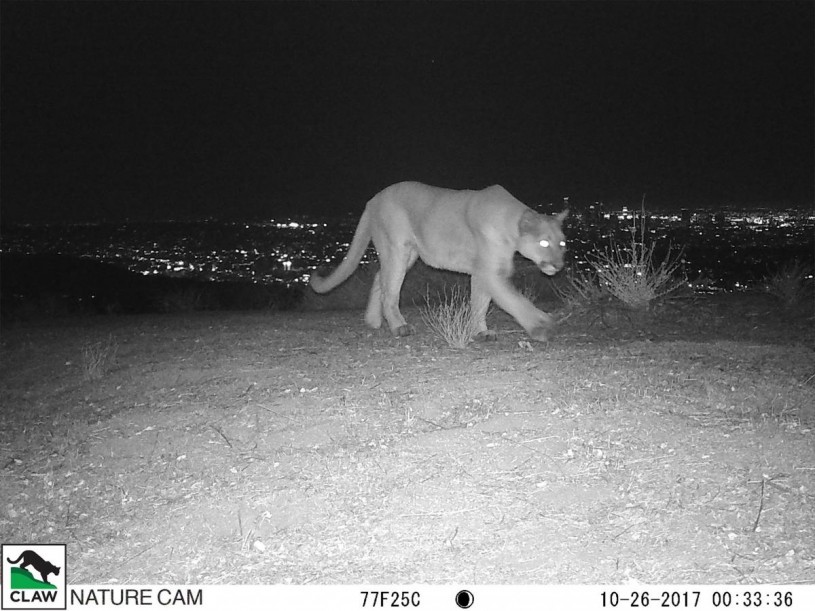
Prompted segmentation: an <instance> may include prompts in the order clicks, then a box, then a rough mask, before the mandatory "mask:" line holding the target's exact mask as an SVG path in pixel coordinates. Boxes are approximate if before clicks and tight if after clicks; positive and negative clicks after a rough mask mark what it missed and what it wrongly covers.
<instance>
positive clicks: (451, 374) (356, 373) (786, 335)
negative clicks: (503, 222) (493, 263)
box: [0, 295, 815, 584]
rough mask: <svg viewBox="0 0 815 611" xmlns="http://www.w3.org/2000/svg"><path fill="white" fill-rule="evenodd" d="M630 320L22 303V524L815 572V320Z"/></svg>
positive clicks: (312, 563)
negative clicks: (125, 310) (489, 325)
mask: <svg viewBox="0 0 815 611" xmlns="http://www.w3.org/2000/svg"><path fill="white" fill-rule="evenodd" d="M604 314H605V315H604V316H602V317H601V316H600V315H599V313H588V314H584V315H582V316H578V315H574V316H571V317H569V318H567V319H566V320H564V322H563V323H562V324H561V326H560V330H559V334H558V335H557V336H556V337H555V338H554V339H553V341H552V342H550V343H549V344H547V345H541V344H530V343H528V342H527V341H526V338H525V336H524V334H523V332H522V331H520V329H518V328H517V326H516V325H515V324H514V322H512V321H511V320H510V319H509V318H507V317H505V316H503V315H502V314H500V313H498V314H496V315H494V321H495V323H496V326H497V328H498V329H499V331H500V334H499V340H498V341H497V342H495V343H491V344H473V345H471V346H470V347H469V348H467V349H466V350H453V349H450V348H448V347H447V346H445V345H444V344H443V343H442V342H441V341H440V340H438V339H437V338H435V337H433V336H432V335H431V334H430V333H429V332H428V331H427V330H426V329H425V328H424V327H423V326H422V324H421V319H420V317H419V313H418V311H417V310H415V309H412V310H411V309H408V310H406V316H407V317H408V319H409V320H410V322H412V323H413V324H415V325H416V326H417V328H418V333H417V335H415V336H412V337H410V338H405V339H401V340H396V339H393V338H391V337H390V336H389V335H388V334H387V333H385V332H375V331H371V330H369V329H367V328H366V327H365V326H364V325H363V324H362V313H361V312H359V311H345V312H312V313H303V312H283V313H265V312H196V313H190V314H163V315H160V314H154V315H132V316H85V317H81V316H76V317H67V318H59V319H44V320H23V321H15V322H14V324H9V325H7V326H6V327H4V328H3V329H2V338H1V339H0V367H1V368H2V370H1V371H0V404H2V406H3V407H2V411H0V478H2V480H0V481H2V482H3V491H4V494H3V503H2V505H0V531H2V532H3V538H4V540H7V541H18V542H23V541H24V542H32V543H36V542H43V543H45V542H65V543H67V544H68V558H69V563H70V566H71V573H70V580H71V582H73V583H105V582H111V581H113V580H116V582H118V583H168V582H174V583H202V584H214V583H268V584H275V583H295V584H305V583H321V584H326V583H341V584H342V583H412V582H413V583H450V582H468V583H535V584H537V583H540V584H554V583H597V582H599V583H624V582H631V581H635V582H660V583H744V584H751V583H766V582H774V583H787V584H790V583H815V469H813V467H815V437H814V436H813V425H815V335H814V334H813V320H812V318H811V313H803V314H800V313H799V314H785V313H783V312H780V311H778V310H777V309H776V307H775V305H774V304H773V303H772V302H771V301H769V300H767V299H766V298H764V297H756V296H745V295H734V296H726V297H716V298H703V299H701V300H698V301H697V302H692V301H688V302H678V303H675V304H674V305H672V306H669V307H667V308H666V309H664V310H662V311H661V312H659V313H658V315H655V316H654V317H648V318H641V319H636V320H634V319H632V317H631V316H630V315H627V314H624V313H621V312H606V313H604ZM808 316H809V317H808ZM94 362H96V367H94V365H93V364H94Z"/></svg>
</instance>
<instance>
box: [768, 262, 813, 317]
mask: <svg viewBox="0 0 815 611" xmlns="http://www.w3.org/2000/svg"><path fill="white" fill-rule="evenodd" d="M811 281H812V267H811V266H809V265H805V264H803V263H801V262H800V261H788V262H787V263H785V264H784V265H782V266H781V267H779V268H778V269H777V270H776V271H775V273H773V274H770V275H768V276H767V277H765V278H764V291H765V292H766V293H768V294H769V295H772V296H773V297H775V298H776V299H778V300H779V301H780V302H781V303H782V304H783V305H784V307H785V308H788V309H791V308H796V307H799V306H801V305H803V304H804V303H806V302H807V300H811V299H812V297H813V295H812V282H811Z"/></svg>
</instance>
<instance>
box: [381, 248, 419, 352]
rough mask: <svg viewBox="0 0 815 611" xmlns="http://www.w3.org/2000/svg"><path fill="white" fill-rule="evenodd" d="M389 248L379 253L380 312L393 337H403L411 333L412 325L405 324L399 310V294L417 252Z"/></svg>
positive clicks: (416, 256)
mask: <svg viewBox="0 0 815 611" xmlns="http://www.w3.org/2000/svg"><path fill="white" fill-rule="evenodd" d="M395 251H396V249H389V251H388V252H387V254H385V253H381V252H380V254H379V260H380V262H381V266H382V267H381V269H380V272H379V273H380V274H381V278H380V283H379V286H380V287H381V303H382V314H383V315H384V316H385V320H387V321H388V326H389V327H390V330H391V333H393V335H394V336H395V337H405V336H407V335H411V334H412V333H413V327H411V326H410V325H409V324H407V321H406V320H405V317H404V316H402V312H401V311H400V310H399V295H400V293H401V292H402V282H404V280H405V274H406V273H407V271H408V269H410V267H411V266H412V265H413V264H414V263H415V262H416V259H417V258H418V256H419V255H418V253H417V252H415V251H414V250H413V249H410V250H405V251H404V252H401V253H400V252H395Z"/></svg>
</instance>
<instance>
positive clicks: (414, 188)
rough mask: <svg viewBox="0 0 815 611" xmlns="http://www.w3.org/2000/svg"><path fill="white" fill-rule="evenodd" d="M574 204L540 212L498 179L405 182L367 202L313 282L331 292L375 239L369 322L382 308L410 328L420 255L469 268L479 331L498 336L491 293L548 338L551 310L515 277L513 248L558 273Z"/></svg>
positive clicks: (394, 328) (398, 330)
mask: <svg viewBox="0 0 815 611" xmlns="http://www.w3.org/2000/svg"><path fill="white" fill-rule="evenodd" d="M568 213H569V211H568V210H564V211H563V212H561V213H559V214H557V215H555V216H549V215H543V214H538V213H537V212H535V211H534V210H532V209H531V208H528V207H527V206H525V205H524V204H522V203H521V202H520V201H518V200H517V199H515V198H514V197H513V196H512V195H510V194H509V193H508V192H507V191H506V189H504V188H503V187H500V186H498V185H495V186H492V187H487V188H486V189H483V190H481V191H454V190H451V189H442V188H439V187H431V186H428V185H424V184H421V183H417V182H400V183H397V184H395V185H391V186H390V187H387V188H386V189H384V190H383V191H380V192H379V193H378V194H377V195H375V196H374V197H373V199H371V201H369V202H368V204H367V205H366V206H365V211H364V212H363V213H362V218H360V220H359V224H358V225H357V229H356V233H355V234H354V239H353V241H352V242H351V246H350V247H349V249H348V253H347V254H346V255H345V258H344V259H343V261H342V263H340V265H339V267H337V269H335V270H334V272H333V273H331V274H330V275H328V276H326V277H321V276H318V275H316V274H313V275H312V276H311V281H310V285H311V288H312V289H314V290H315V291H316V292H318V293H326V292H328V291H330V290H331V289H333V288H334V287H336V286H337V285H339V284H340V283H342V282H343V281H345V280H346V279H347V278H348V277H349V276H351V274H352V273H353V272H354V270H355V269H356V268H357V266H358V265H359V262H360V260H361V259H362V256H363V255H364V254H365V250H366V249H367V247H368V243H369V242H370V241H371V240H373V243H374V247H375V248H376V251H377V253H378V254H379V261H380V270H379V272H377V274H376V277H375V278H374V283H373V287H372V288H371V294H370V296H369V298H368V308H367V311H366V313H365V322H366V323H368V325H369V326H371V327H373V328H374V329H378V328H379V327H380V326H382V316H383V314H384V316H385V320H387V322H388V326H389V327H390V330H391V332H392V333H393V334H394V335H395V336H397V337H401V336H404V335H410V333H411V332H412V329H411V327H410V326H409V325H408V324H407V323H406V322H405V319H404V317H403V316H402V313H401V312H400V311H399V292H400V290H401V288H402V281H403V280H404V278H405V273H407V271H408V269H410V267H411V266H412V265H413V264H414V263H415V262H416V259H417V258H418V257H421V258H422V261H424V262H425V263H427V264H428V265H430V266H432V267H437V268H441V269H447V270H451V271H455V272H463V273H466V274H470V275H471V276H472V279H471V283H470V286H471V289H470V306H471V310H470V311H471V316H472V318H473V322H474V323H475V324H476V339H494V338H495V332H494V331H490V330H488V329H487V323H486V315H487V308H488V307H489V305H490V301H495V303H497V304H498V305H499V306H500V307H501V308H502V309H504V310H506V311H507V312H508V313H509V314H511V315H512V316H513V317H514V318H515V320H516V321H518V324H520V325H521V326H522V327H523V328H524V329H526V332H527V333H528V334H529V336H530V337H531V338H532V339H535V340H538V341H546V339H547V335H548V333H549V330H550V329H551V328H552V326H553V320H552V317H551V316H550V315H549V314H547V313H546V312H542V311H540V310H538V309H537V308H536V307H535V306H534V305H532V302H531V301H529V300H528V299H527V298H526V297H524V296H523V295H521V294H520V293H519V292H518V291H517V290H516V289H515V288H514V287H513V286H512V284H511V283H510V281H509V277H510V276H511V275H512V259H513V256H514V254H515V252H516V251H517V252H519V253H521V254H522V255H523V256H524V257H526V258H527V259H530V260H531V261H532V262H533V263H535V265H537V266H538V268H540V270H541V271H542V272H543V273H544V274H546V275H548V276H553V275H554V274H556V273H557V272H558V271H560V270H561V269H562V268H563V254H564V252H565V250H566V242H565V240H564V237H563V231H562V230H561V223H562V222H563V219H565V218H566V216H567V215H568Z"/></svg>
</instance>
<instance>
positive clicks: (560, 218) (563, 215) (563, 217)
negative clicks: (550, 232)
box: [555, 208, 569, 223]
mask: <svg viewBox="0 0 815 611" xmlns="http://www.w3.org/2000/svg"><path fill="white" fill-rule="evenodd" d="M567 216H569V209H568V208H566V210H564V211H563V212H561V213H559V214H556V215H555V219H557V220H558V221H560V222H561V223H562V222H563V221H564V220H566V217H567Z"/></svg>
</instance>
